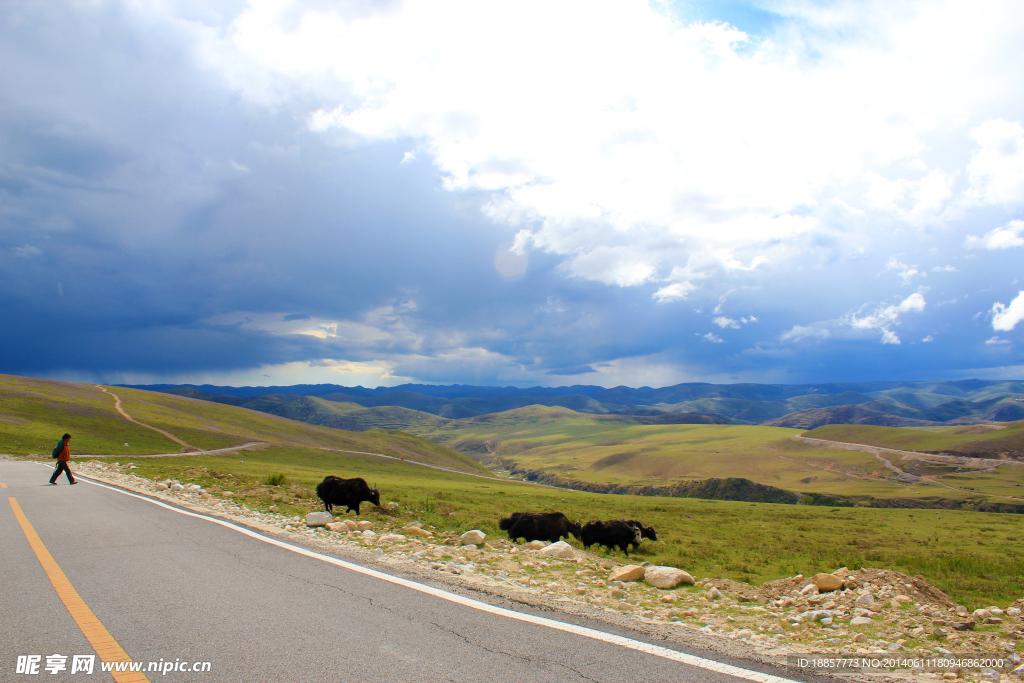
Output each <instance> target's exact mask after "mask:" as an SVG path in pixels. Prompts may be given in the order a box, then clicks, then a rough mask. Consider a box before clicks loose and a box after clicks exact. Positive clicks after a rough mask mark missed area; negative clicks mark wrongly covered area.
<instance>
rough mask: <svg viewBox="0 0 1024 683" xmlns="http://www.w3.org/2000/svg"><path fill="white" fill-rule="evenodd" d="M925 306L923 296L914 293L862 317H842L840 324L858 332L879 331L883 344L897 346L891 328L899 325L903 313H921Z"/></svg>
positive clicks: (898, 340)
mask: <svg viewBox="0 0 1024 683" xmlns="http://www.w3.org/2000/svg"><path fill="white" fill-rule="evenodd" d="M925 306H926V302H925V299H924V296H923V295H922V294H921V293H920V292H915V293H913V294H911V295H910V296H908V297H907V298H906V299H904V300H903V301H901V302H900V303H899V304H897V305H892V306H885V307H880V308H877V309H875V311H874V312H873V313H871V314H870V315H867V316H864V317H858V316H857V315H856V314H849V315H847V316H844V318H843V319H842V321H841V322H842V323H845V324H847V325H849V326H850V327H853V328H854V329H858V330H880V331H881V333H882V338H881V342H882V343H883V344H899V343H900V338H899V336H898V335H897V334H896V333H895V332H894V331H893V329H892V328H893V327H894V326H896V325H898V324H899V320H900V316H901V315H902V314H903V313H921V312H922V311H924V309H925Z"/></svg>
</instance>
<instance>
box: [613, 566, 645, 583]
mask: <svg viewBox="0 0 1024 683" xmlns="http://www.w3.org/2000/svg"><path fill="white" fill-rule="evenodd" d="M645 570H646V567H641V566H640V565H638V564H627V565H625V566H624V567H618V568H616V569H613V570H612V573H611V574H610V575H609V576H608V580H609V581H639V580H640V579H642V578H644V572H645Z"/></svg>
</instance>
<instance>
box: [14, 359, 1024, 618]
mask: <svg viewBox="0 0 1024 683" xmlns="http://www.w3.org/2000/svg"><path fill="white" fill-rule="evenodd" d="M113 391H115V392H116V393H117V394H118V395H119V396H121V398H122V399H123V401H124V408H125V410H126V411H127V412H128V413H129V414H130V415H132V416H134V417H135V418H136V419H138V420H140V421H143V422H146V423H148V424H152V425H154V426H157V427H160V428H161V429H165V430H167V431H169V432H171V433H173V434H175V435H178V436H180V437H182V438H185V439H186V440H187V441H188V442H189V443H192V444H193V445H195V446H216V445H220V444H223V443H228V442H229V443H242V442H246V441H264V442H266V443H267V445H266V446H264V447H261V448H258V449H256V450H251V451H243V452H233V453H229V454H223V455H213V454H183V455H179V456H175V457H168V458H141V457H133V456H138V455H141V454H143V453H160V452H173V451H177V450H179V448H180V447H179V446H178V444H174V443H173V442H171V441H169V440H167V439H166V438H165V437H163V436H161V435H160V434H158V433H156V432H153V431H151V430H149V429H145V428H144V427H140V426H138V425H134V424H132V423H130V422H128V421H126V420H124V418H122V417H121V416H119V415H118V414H117V413H116V412H115V411H114V409H113V400H112V399H111V397H110V396H108V395H106V394H103V393H102V392H100V391H99V390H98V389H97V388H95V387H93V386H91V385H81V384H68V383H63V382H49V381H45V380H34V379H28V378H18V377H6V376H0V452H6V453H12V454H17V455H18V457H26V456H25V454H33V456H34V457H40V456H39V455H38V454H39V449H37V448H35V447H34V446H43V447H44V448H43V449H42V450H43V452H44V453H45V455H44V456H42V457H44V458H47V459H48V453H49V449H50V448H51V447H52V445H51V444H50V441H55V440H56V437H59V435H60V434H61V433H63V432H64V431H70V432H72V433H74V434H75V435H76V440H75V441H74V442H73V445H74V448H73V450H74V451H75V452H77V453H81V452H91V453H101V454H110V455H109V456H107V457H105V458H104V459H105V460H108V461H114V460H116V461H119V462H121V463H127V462H129V461H131V462H133V463H135V465H136V467H137V469H134V470H132V471H133V472H134V473H136V474H139V475H140V476H145V477H153V478H159V479H164V478H172V479H180V480H181V481H183V482H187V481H194V482H197V483H200V484H202V485H204V486H205V487H207V488H208V489H209V490H210V491H212V492H214V493H221V494H222V495H225V496H226V495H228V494H227V492H228V491H230V492H231V494H232V495H231V497H233V498H235V499H236V500H240V501H242V502H245V503H246V504H247V505H249V506H250V507H252V508H253V509H263V510H265V509H267V508H268V507H269V506H270V505H277V506H278V507H279V508H280V509H281V510H282V511H283V512H286V513H292V514H303V513H305V512H308V511H310V510H314V509H319V507H320V505H319V501H317V500H316V498H315V495H314V493H313V489H314V487H315V485H316V483H317V482H319V481H320V480H321V479H322V478H323V477H324V476H325V475H327V474H335V475H338V476H342V477H351V476H362V477H364V478H366V479H367V480H368V481H370V482H371V483H375V484H377V485H378V486H379V487H380V489H381V491H382V494H383V495H382V499H383V501H395V502H397V503H398V504H399V507H398V509H397V511H389V510H387V509H376V508H373V507H372V506H370V507H368V508H367V509H365V510H364V513H365V514H364V516H367V517H371V518H373V517H377V518H385V517H387V518H393V521H395V522H403V521H412V520H413V519H419V520H421V521H423V522H424V523H425V524H427V525H431V526H434V527H436V528H437V529H438V530H439V531H441V532H451V533H461V532H463V531H466V530H468V529H472V528H479V529H481V530H483V531H485V532H486V533H488V534H491V535H498V534H499V531H498V528H497V525H498V520H499V518H500V517H501V516H503V515H506V514H508V513H511V512H514V511H518V510H537V511H539V510H561V511H563V512H565V513H566V514H567V515H568V516H569V517H570V518H572V519H576V520H580V521H583V522H585V521H589V520H591V519H611V518H618V517H621V516H628V517H630V518H635V519H640V520H642V521H644V522H645V523H646V524H651V525H654V526H655V528H657V529H658V533H659V540H658V541H656V542H645V544H644V545H643V546H642V547H641V549H640V550H639V551H638V552H637V553H636V555H637V559H639V560H647V561H651V562H653V563H656V564H668V565H673V566H678V567H682V568H685V569H687V570H688V571H691V572H693V573H694V574H695V575H696V576H698V577H705V576H723V577H729V578H733V579H737V580H741V581H750V582H753V583H759V582H762V581H765V580H770V579H775V578H780V577H783V576H788V575H792V574H795V573H798V572H799V573H803V574H805V575H810V574H813V573H815V572H818V571H832V570H834V569H836V568H838V567H840V566H847V567H850V568H852V569H856V568H859V567H861V566H871V567H885V568H891V569H895V570H899V571H903V572H906V573H908V574H921V575H923V576H924V577H925V578H927V579H928V580H929V581H931V582H932V583H934V584H935V585H937V586H938V587H939V588H941V589H942V590H945V591H946V592H948V593H950V594H951V595H952V596H954V597H955V598H956V599H958V600H960V601H961V602H963V603H964V604H965V605H967V606H969V607H975V606H981V605H988V604H993V603H997V604H1005V603H1008V602H1010V601H1012V600H1014V599H1016V598H1019V597H1021V595H1024V543H1022V541H1024V517H1021V516H1019V515H995V514H982V513H973V512H947V511H940V512H936V511H934V510H893V509H868V508H828V507H813V506H803V505H772V504H760V503H737V502H726V501H704V500H692V499H682V498H668V497H653V496H616V495H601V494H592V493H585V492H579V491H572V490H565V489H555V488H550V487H544V486H539V485H536V484H530V483H527V482H520V481H512V480H507V479H500V478H493V479H484V478H480V477H473V476H468V475H462V474H456V473H450V472H442V471H438V470H432V469H429V468H425V467H421V466H417V465H414V464H411V463H409V462H400V461H392V460H383V459H381V458H374V457H372V456H365V455H358V454H352V453H341V452H337V451H336V450H334V451H332V450H325V449H327V448H334V449H341V450H354V451H370V452H378V453H388V454H404V455H400V457H406V459H407V460H414V459H418V460H421V461H423V462H432V463H436V464H449V465H451V464H456V465H461V466H463V468H464V469H469V468H470V467H473V469H475V470H476V471H479V468H477V467H476V466H475V465H474V463H471V462H468V461H466V459H465V457H464V456H461V455H459V454H456V453H453V452H452V451H450V450H448V449H447V448H444V447H443V446H439V445H436V444H431V443H428V442H426V441H423V440H422V439H420V438H417V437H415V436H411V435H408V434H401V433H396V432H386V431H370V432H362V433H359V434H353V433H348V432H341V431H339V430H334V429H329V428H325V427H318V426H313V425H308V424H304V423H300V422H293V421H290V420H285V419H284V418H278V417H273V416H268V415H265V414H261V413H257V412H253V411H248V410H244V409H239V408H235V407H232V406H226V405H215V404H211V403H208V402H201V401H194V400H190V399H187V398H181V397H177V396H171V395H167V394H157V393H150V392H143V391H133V390H128V389H124V388H114V389H113ZM522 411H524V412H521V413H519V414H518V415H508V414H499V415H494V416H484V417H481V418H474V419H475V420H479V421H478V422H477V424H476V426H475V427H473V428H472V429H470V430H467V431H465V432H463V433H461V434H454V435H452V434H448V435H447V437H448V438H449V440H450V441H451V442H453V443H454V442H460V443H464V444H477V445H480V446H481V447H482V448H483V450H484V452H486V451H487V449H488V448H499V449H500V447H501V443H500V442H503V441H504V440H506V439H507V440H508V441H509V442H510V446H509V447H508V449H509V452H511V453H515V454H517V455H523V454H526V455H529V453H530V451H531V449H532V448H533V447H534V446H535V445H537V444H539V445H540V447H542V448H545V449H547V450H546V451H545V452H546V453H547V454H548V455H550V456H552V457H554V456H555V455H557V453H558V451H559V449H557V448H555V447H554V445H555V444H557V443H559V442H564V443H570V442H576V441H582V442H584V443H585V444H587V445H586V447H580V448H576V449H575V450H574V449H571V448H570V449H567V453H570V454H569V455H566V456H564V458H565V459H566V464H571V465H572V466H575V467H579V466H580V465H581V464H582V463H581V462H580V460H579V458H580V457H581V454H586V457H587V458H588V459H589V460H588V462H589V463H590V464H595V463H598V462H599V461H601V460H604V463H605V464H604V465H603V466H599V467H598V469H597V470H596V471H597V472H598V473H602V472H605V471H607V470H610V469H612V468H614V467H616V466H617V465H616V464H615V463H610V464H609V461H608V460H606V459H607V458H608V456H609V455H612V454H613V453H612V450H613V449H616V448H619V447H620V446H618V445H617V444H621V448H623V449H625V448H628V449H630V450H631V451H639V450H641V449H642V448H644V447H648V446H650V447H652V448H663V449H664V451H665V453H666V454H668V455H667V456H666V457H670V456H671V452H672V451H673V449H684V448H685V449H689V450H690V451H692V452H694V453H698V454H701V456H700V458H698V457H697V456H696V455H694V456H690V457H691V458H696V459H695V460H694V461H693V462H694V463H697V464H699V468H696V469H698V470H699V472H700V473H701V474H702V475H705V474H707V475H714V474H724V475H726V476H737V475H745V474H746V473H747V472H749V471H753V468H752V467H751V463H752V462H753V461H755V460H766V459H768V460H770V459H772V458H774V459H775V460H777V461H778V463H775V464H771V465H764V464H761V465H757V467H758V468H760V469H759V470H758V471H760V472H761V473H762V475H761V476H765V477H775V481H778V482H780V483H785V482H789V483H793V482H794V481H795V482H796V483H797V484H799V483H800V481H799V480H796V479H795V478H796V477H798V476H801V478H802V479H809V483H807V484H805V485H806V486H808V487H810V488H814V486H816V485H822V486H824V485H825V484H827V482H828V481H829V480H828V478H829V477H834V478H835V481H836V482H841V481H842V478H843V477H844V476H845V477H847V478H849V476H848V475H847V474H844V472H848V471H852V470H853V469H854V468H862V469H863V470H864V471H867V470H868V469H869V468H874V467H877V463H874V462H873V461H871V460H865V459H864V458H867V457H868V456H867V455H866V454H862V453H854V452H847V451H831V450H826V449H820V448H818V449H815V448H811V447H809V446H807V445H805V444H798V443H794V442H792V441H789V440H788V438H786V437H787V435H789V434H790V433H792V430H785V429H772V428H758V427H714V426H707V425H674V426H668V425H658V426H654V425H652V426H646V427H643V428H639V427H638V426H637V425H632V424H625V423H623V422H622V421H621V420H620V421H615V420H614V419H609V420H604V421H602V420H603V418H601V419H597V418H600V417H601V416H579V414H577V413H572V412H571V411H566V410H564V409H560V408H552V409H548V408H537V409H534V408H526V409H522ZM560 411H561V412H560ZM574 416H576V417H574ZM570 418H571V419H570ZM589 418H595V419H596V421H588V419H589ZM670 427H671V428H670ZM488 430H490V431H488ZM619 430H626V431H625V433H626V434H627V435H628V437H629V439H628V440H623V439H621V438H620V437H621V435H620V434H619V433H618V431H619ZM647 430H649V431H647ZM729 430H735V431H729ZM496 432H500V438H498V437H494V436H488V435H489V434H491V435H493V434H494V433H496ZM186 435H187V436H186ZM44 439H45V441H42V440H44ZM480 439H484V443H480V442H479V440H480ZM492 439H497V441H494V442H493V443H486V442H488V441H490V440H492ZM37 441H42V443H34V442H37ZM625 441H632V442H633V443H626V442H625ZM125 442H128V443H130V444H131V447H130V449H131V450H130V452H126V450H125V447H124V443H125ZM616 452H619V451H616ZM621 452H625V451H624V450H623V451H621ZM766 455H767V456H769V457H767V458H766ZM573 457H575V458H577V460H575V461H574V460H572V458H573ZM633 457H636V456H633ZM613 459H614V458H613ZM631 459H632V458H630V460H631ZM636 462H644V461H643V459H642V458H641V459H640V460H637V461H636ZM636 462H634V463H633V464H634V466H635V465H636ZM467 463H468V464H467ZM780 463H782V464H780ZM72 467H74V464H72ZM701 468H703V469H701ZM716 468H718V469H716ZM673 472H674V470H673ZM271 475H283V476H284V478H285V481H284V483H283V485H279V486H271V485H268V484H267V482H268V481H269V480H270V479H271ZM634 475H635V473H631V472H629V471H628V469H627V470H622V471H621V476H622V477H624V478H625V477H627V476H633V477H634V478H636V477H635V476H634ZM965 476H967V475H965ZM970 476H973V475H970ZM814 477H818V479H817V480H815V479H814ZM962 483H964V484H965V485H970V484H973V483H976V482H973V480H966V479H965V480H964V481H963V482H962ZM831 485H833V486H839V483H833V484H831ZM871 485H872V486H874V485H876V484H874V483H872V484H871ZM877 485H878V486H882V484H880V483H879V484H877ZM794 488H796V487H795V486H794ZM573 544H574V545H577V546H578V545H579V544H578V541H575V540H574V541H573ZM605 554H609V553H605ZM610 555H613V556H616V557H619V558H620V559H624V558H622V555H621V554H620V553H617V552H616V553H610Z"/></svg>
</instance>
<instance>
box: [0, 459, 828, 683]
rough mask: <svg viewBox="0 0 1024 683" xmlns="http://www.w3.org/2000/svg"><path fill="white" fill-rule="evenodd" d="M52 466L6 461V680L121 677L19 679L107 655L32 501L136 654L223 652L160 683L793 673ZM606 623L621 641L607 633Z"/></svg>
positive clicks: (88, 597) (2, 584) (0, 639)
mask: <svg viewBox="0 0 1024 683" xmlns="http://www.w3.org/2000/svg"><path fill="white" fill-rule="evenodd" d="M48 474H49V469H48V468H46V466H44V465H41V464H38V463H28V462H9V461H0V483H2V484H4V485H5V486H6V488H0V498H2V499H3V500H2V501H0V539H2V545H3V549H2V556H3V570H2V571H0V596H2V598H0V601H2V609H0V643H2V646H0V653H2V655H0V656H2V660H0V680H4V681H7V680H38V679H39V677H40V676H42V677H44V680H72V681H74V680H81V681H92V680H111V678H110V676H111V675H110V674H106V673H100V672H99V664H98V662H97V664H96V673H94V674H93V675H92V676H87V675H85V674H81V673H78V674H71V673H70V672H69V671H64V672H61V673H58V674H57V675H50V674H48V673H46V672H45V671H41V674H40V675H39V676H27V675H18V674H16V673H15V667H16V661H17V656H18V655H32V654H38V655H42V656H43V662H42V663H43V664H44V665H45V663H46V655H51V654H55V653H56V654H63V655H68V656H69V658H68V665H69V668H70V663H71V655H75V654H93V653H94V650H93V646H92V645H90V641H89V640H87V639H86V637H85V636H84V635H83V631H82V629H81V628H80V627H79V625H78V624H77V623H76V621H75V619H73V618H72V615H71V613H70V612H69V610H68V608H66V607H65V604H64V603H63V602H62V598H61V597H60V596H59V594H58V591H56V590H55V586H54V585H52V584H51V582H50V580H48V578H47V574H46V573H45V572H44V565H43V564H41V561H40V560H39V559H38V558H37V553H36V551H35V550H34V549H33V548H32V547H31V546H30V543H29V540H28V536H27V535H26V532H25V531H23V527H22V526H21V525H20V524H19V521H18V519H17V517H16V513H15V508H18V509H20V510H21V511H23V514H24V518H25V520H27V522H28V523H29V524H31V526H32V527H33V528H34V530H35V532H36V533H37V534H38V537H39V540H40V541H41V542H42V544H43V545H45V547H46V549H47V550H48V551H49V553H50V554H51V555H52V558H53V564H54V566H59V570H62V572H63V574H64V575H65V576H66V577H67V580H68V581H69V582H70V585H71V586H73V588H74V589H75V590H76V591H77V594H78V595H79V596H80V597H81V600H82V601H84V603H85V604H86V605H87V606H88V607H89V608H90V609H91V613H92V614H94V615H95V618H96V619H97V620H98V622H101V623H102V625H103V626H104V627H105V628H106V630H107V631H108V632H109V634H110V636H111V637H112V638H113V639H114V640H116V641H117V643H118V644H119V645H120V646H121V647H122V648H123V649H124V651H125V652H126V653H127V655H128V656H129V657H131V658H132V659H134V660H135V661H137V662H143V663H144V664H146V663H148V662H157V661H159V660H164V661H175V660H176V659H180V660H181V661H187V662H210V668H211V670H210V672H209V673H199V674H196V673H189V674H185V673H176V672H171V673H168V674H166V675H160V674H155V673H150V674H149V680H151V681H156V680H168V681H175V680H176V681H186V680H187V681H218V682H219V681H303V682H306V681H310V682H312V681H332V682H333V681H342V682H348V681H352V682H357V681H358V682H360V683H362V682H364V681H368V682H373V683H387V682H390V681H402V682H405V681H501V682H502V683H519V682H522V683H526V682H540V681H557V682H559V683H564V682H572V681H601V682H608V683H612V682H622V683H634V682H635V681H637V680H642V681H645V682H652V683H653V682H655V681H673V682H683V681H738V680H765V681H771V682H772V683H781V680H780V679H777V678H774V679H773V678H771V677H770V676H769V677H764V676H763V675H758V674H754V673H753V672H750V673H749V674H744V673H742V672H740V671H733V672H732V673H738V674H739V677H737V676H731V675H726V674H724V673H721V672H720V671H713V670H709V669H707V668H700V667H697V666H692V665H690V664H686V663H682V662H680V661H674V660H673V659H671V657H672V656H676V657H677V658H678V657H679V656H680V655H679V654H678V653H674V652H673V651H670V650H667V649H663V648H662V647H661V646H662V645H664V644H654V645H653V646H652V645H650V644H646V643H644V642H643V641H642V640H633V639H632V638H633V637H634V636H635V634H633V633H632V632H627V631H618V632H615V631H614V629H613V628H612V627H609V626H607V625H605V624H601V623H599V622H587V621H584V620H580V619H577V618H568V617H566V618H564V623H562V624H561V627H558V624H557V623H556V622H551V625H546V621H547V620H549V619H562V617H560V616H559V615H557V614H556V615H552V614H551V613H543V614H542V613H541V612H540V611H536V612H529V611H524V610H523V609H522V608H518V607H517V609H519V611H520V615H521V618H510V616H509V615H508V614H506V613H505V612H504V610H503V608H504V607H506V606H505V605H502V604H501V603H500V601H499V600H498V599H496V598H493V597H491V596H482V595H473V596H472V597H471V598H467V597H463V596H457V595H455V594H453V593H448V592H446V591H444V590H442V589H441V587H440V584H439V585H438V587H427V586H424V585H423V584H413V583H412V582H409V581H408V580H407V579H402V578H392V577H390V575H384V574H379V573H378V572H376V571H375V570H374V569H372V568H363V567H361V566H358V565H356V564H352V565H350V566H349V567H346V566H339V564H341V565H344V564H345V563H344V562H340V563H339V562H338V561H337V560H334V561H333V563H332V561H331V560H329V559H328V558H325V557H323V556H317V555H316V554H315V553H312V552H310V551H305V553H306V554H300V553H299V552H295V551H294V550H293V549H290V548H289V547H284V546H286V544H281V543H280V542H277V545H275V544H272V543H268V542H266V541H264V540H261V538H257V537H255V536H258V535H257V534H254V533H252V532H249V533H250V534H251V535H247V534H246V533H243V532H242V531H240V530H238V529H232V528H226V527H225V526H222V525H219V524H217V523H216V522H214V521H211V520H210V519H209V518H202V517H199V516H195V515H191V516H190V515H187V514H182V513H181V512H177V511H174V510H172V509H168V507H166V506H160V505H157V504H154V503H153V502H151V501H150V500H148V499H142V498H139V497H133V496H130V495H127V494H125V493H123V492H119V491H115V490H111V489H108V488H104V487H101V486H97V485H94V484H91V483H89V482H87V481H86V480H84V479H80V483H79V485H77V486H68V485H67V483H66V480H64V479H62V480H61V483H60V484H59V485H57V486H49V485H47V484H46V480H47V478H48ZM10 498H13V499H15V500H16V504H15V505H12V504H11V502H10V500H8V499H10ZM296 549H298V548H297V547H296ZM44 552H45V551H44ZM403 581H404V582H405V583H404V584H403ZM417 586H419V588H417ZM477 600H480V601H483V602H481V603H478V602H477ZM523 619H532V620H534V621H535V622H537V623H530V622H529V621H524V620H523ZM552 625H554V626H556V627H555V628H553V627H552ZM591 628H592V629H597V630H600V631H603V632H604V633H605V634H608V633H611V634H612V635H606V636H605V638H604V639H605V640H613V641H615V640H616V638H618V639H619V640H618V641H617V642H603V641H602V640H601V639H599V638H600V635H599V636H598V637H597V638H595V637H593V634H590V633H589V631H588V629H591ZM565 629H568V630H570V631H572V630H575V631H576V632H567V631H566V630H565ZM609 629H611V630H609ZM616 633H617V634H618V635H617V636H616V635H615V634H616ZM588 635H590V636H591V637H588ZM673 647H674V646H673ZM638 648H639V650H642V649H644V648H646V649H648V650H649V651H648V652H644V651H639V650H638ZM699 654H705V655H706V653H699ZM682 656H683V657H685V656H686V655H682ZM732 663H733V664H738V665H740V666H746V664H745V663H744V662H736V661H732ZM775 673H778V672H777V671H775ZM799 678H800V679H801V680H808V679H807V678H806V677H802V676H801V677H799Z"/></svg>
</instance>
